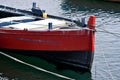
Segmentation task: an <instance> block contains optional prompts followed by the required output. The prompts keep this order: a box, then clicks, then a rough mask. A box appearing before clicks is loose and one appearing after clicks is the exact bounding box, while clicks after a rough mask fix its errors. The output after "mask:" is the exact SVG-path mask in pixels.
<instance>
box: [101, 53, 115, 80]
mask: <svg viewBox="0 0 120 80" xmlns="http://www.w3.org/2000/svg"><path fill="white" fill-rule="evenodd" d="M103 58H104V60H105V63H106V66H107V68H108V71H109V72H108V74H109V75H110V76H111V79H112V80H115V79H114V77H113V75H112V73H111V71H110V65H109V63H108V61H107V60H106V56H105V54H104V53H103Z"/></svg>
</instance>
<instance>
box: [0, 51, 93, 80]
mask: <svg viewBox="0 0 120 80" xmlns="http://www.w3.org/2000/svg"><path fill="white" fill-rule="evenodd" d="M5 53H6V54H9V55H11V56H13V57H15V58H17V59H19V60H22V61H24V62H26V63H29V64H32V65H35V66H37V67H40V68H43V69H45V70H48V71H51V72H54V73H57V74H61V75H64V76H67V77H70V78H72V79H75V80H92V79H91V73H90V72H83V71H80V70H78V71H77V69H76V70H73V69H70V68H69V69H67V68H65V67H64V68H63V67H62V66H65V65H62V64H56V63H53V62H51V61H48V60H45V59H42V58H40V57H38V56H28V55H23V54H22V55H21V54H17V53H13V52H12V53H11V52H6V51H5ZM0 64H1V66H0V72H1V73H3V74H2V76H6V77H8V78H9V79H12V78H13V79H15V80H19V79H20V80H28V79H29V80H33V79H34V80H66V79H64V78H60V77H57V76H55V75H52V74H49V73H46V72H43V71H39V70H36V69H34V68H32V67H30V66H26V65H24V64H21V63H19V62H16V61H14V60H12V59H9V58H7V57H5V56H3V55H0ZM60 66H61V67H62V68H60ZM0 76H1V75H0Z"/></svg>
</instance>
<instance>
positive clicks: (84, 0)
mask: <svg viewBox="0 0 120 80" xmlns="http://www.w3.org/2000/svg"><path fill="white" fill-rule="evenodd" d="M61 8H62V9H63V10H65V11H68V10H73V11H74V10H76V11H86V10H93V9H95V10H99V9H100V10H102V11H110V12H111V11H114V12H120V3H112V2H107V1H104V0H62V3H61Z"/></svg>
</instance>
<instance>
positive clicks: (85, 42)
mask: <svg viewBox="0 0 120 80" xmlns="http://www.w3.org/2000/svg"><path fill="white" fill-rule="evenodd" d="M94 37H95V34H94V31H92V30H71V31H27V30H2V29H1V30H0V48H1V49H7V50H14V51H18V52H20V51H21V52H22V53H23V52H24V53H27V54H31V53H32V55H39V56H42V57H43V58H46V59H49V60H52V61H59V62H60V63H65V64H68V65H74V66H77V67H82V68H85V69H88V70H90V69H91V65H92V61H93V55H94Z"/></svg>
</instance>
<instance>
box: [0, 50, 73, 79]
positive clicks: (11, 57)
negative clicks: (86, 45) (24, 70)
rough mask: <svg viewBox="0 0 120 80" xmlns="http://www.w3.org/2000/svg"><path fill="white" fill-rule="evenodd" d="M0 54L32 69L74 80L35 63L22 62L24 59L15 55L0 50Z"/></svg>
mask: <svg viewBox="0 0 120 80" xmlns="http://www.w3.org/2000/svg"><path fill="white" fill-rule="evenodd" d="M0 54H2V55H4V56H6V57H8V58H10V59H12V60H14V61H16V62H19V63H22V64H24V65H27V66H29V67H32V68H34V69H37V70H40V71H43V72H46V73H49V74H52V75H54V76H57V77H60V78H63V79H67V80H75V79H73V78H70V77H67V76H63V75H60V74H58V73H54V72H51V71H48V70H46V69H43V68H40V67H37V66H35V65H32V64H29V63H26V62H24V61H22V60H19V59H17V58H15V57H13V56H10V55H8V54H5V53H3V52H0Z"/></svg>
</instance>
